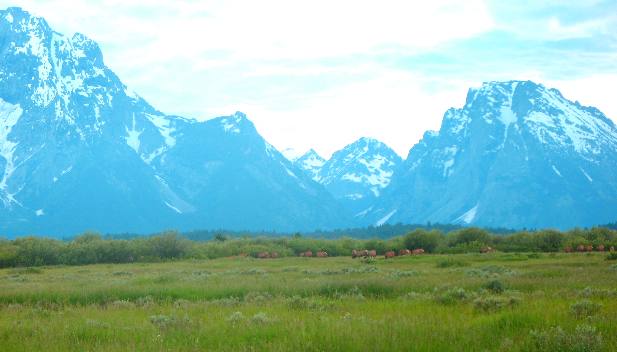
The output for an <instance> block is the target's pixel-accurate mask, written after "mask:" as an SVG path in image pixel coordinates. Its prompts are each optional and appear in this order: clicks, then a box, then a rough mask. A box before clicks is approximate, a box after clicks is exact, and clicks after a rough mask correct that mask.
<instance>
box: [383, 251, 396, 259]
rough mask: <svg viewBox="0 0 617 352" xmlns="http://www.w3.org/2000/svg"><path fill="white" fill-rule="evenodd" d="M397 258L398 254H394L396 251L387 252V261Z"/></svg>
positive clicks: (385, 256)
mask: <svg viewBox="0 0 617 352" xmlns="http://www.w3.org/2000/svg"><path fill="white" fill-rule="evenodd" d="M395 256H396V253H394V251H387V252H386V254H385V255H384V258H385V259H389V258H394V257H395Z"/></svg>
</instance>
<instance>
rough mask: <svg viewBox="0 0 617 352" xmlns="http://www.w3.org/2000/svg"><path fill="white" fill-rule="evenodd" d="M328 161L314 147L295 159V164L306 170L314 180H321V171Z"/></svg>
mask: <svg viewBox="0 0 617 352" xmlns="http://www.w3.org/2000/svg"><path fill="white" fill-rule="evenodd" d="M325 163H326V160H325V159H324V158H322V157H321V156H320V155H319V154H317V152H316V151H315V150H314V149H312V148H311V149H310V150H309V151H308V152H306V153H304V155H302V156H301V157H299V158H297V159H295V160H294V164H295V165H296V166H297V167H298V168H300V169H301V170H303V171H304V172H306V173H307V174H308V175H309V176H310V177H311V178H312V179H313V180H314V181H317V182H319V181H320V177H319V172H320V171H321V168H322V167H323V166H324V164H325Z"/></svg>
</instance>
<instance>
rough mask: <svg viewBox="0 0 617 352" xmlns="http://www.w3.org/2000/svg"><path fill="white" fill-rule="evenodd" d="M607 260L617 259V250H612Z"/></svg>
mask: <svg viewBox="0 0 617 352" xmlns="http://www.w3.org/2000/svg"><path fill="white" fill-rule="evenodd" d="M606 260H617V252H610V253H609V254H608V255H607V256H606Z"/></svg>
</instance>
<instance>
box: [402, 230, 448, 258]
mask: <svg viewBox="0 0 617 352" xmlns="http://www.w3.org/2000/svg"><path fill="white" fill-rule="evenodd" d="M443 238H444V236H443V234H442V233H441V232H440V231H437V230H433V231H426V230H424V229H416V230H414V231H412V232H410V233H408V234H407V235H405V237H404V239H403V243H404V245H405V248H407V249H417V248H422V249H424V250H425V251H426V252H428V253H433V252H434V251H435V249H436V248H437V246H439V244H440V243H441V242H442V241H443Z"/></svg>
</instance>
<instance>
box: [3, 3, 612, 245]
mask: <svg viewBox="0 0 617 352" xmlns="http://www.w3.org/2000/svg"><path fill="white" fill-rule="evenodd" d="M616 169H617V128H616V127H615V124H614V123H613V122H612V121H611V120H610V119H608V118H607V117H606V116H604V114H602V113H601V112H600V111H599V110H597V109H595V108H593V107H586V106H583V105H581V104H580V103H578V102H572V101H569V100H567V99H566V98H564V97H563V96H562V95H561V93H559V91H557V90H555V89H549V88H546V87H544V86H543V85H541V84H536V83H534V82H530V81H510V82H487V83H485V84H483V85H482V87H480V88H479V89H471V90H470V91H469V93H468V95H467V101H466V103H465V105H464V107H462V108H460V109H454V108H453V109H450V110H448V111H447V112H446V114H445V115H444V118H443V122H442V126H441V128H440V130H439V131H438V132H434V131H429V132H426V133H425V134H424V137H423V138H422V140H421V141H420V142H419V143H417V144H416V145H415V146H413V147H412V148H411V150H410V152H409V154H408V156H407V158H406V159H405V160H403V159H401V158H400V157H399V156H398V155H397V154H396V153H395V152H393V151H392V149H390V148H389V147H388V146H386V145H385V144H384V143H382V142H379V141H377V140H374V139H371V138H361V139H359V140H358V141H356V142H354V143H352V144H349V145H348V146H346V147H345V148H343V149H342V150H340V151H338V152H335V153H334V154H333V155H332V157H331V158H329V159H328V160H325V159H324V158H322V157H321V156H319V155H318V154H317V153H316V152H315V151H314V150H310V151H309V152H307V153H306V154H304V155H302V156H300V157H297V158H296V157H294V158H291V157H290V158H289V159H288V158H286V157H285V156H283V154H282V153H281V152H279V151H278V150H277V149H276V148H275V147H273V146H272V145H271V144H269V143H268V142H267V141H266V140H265V139H264V138H263V137H262V136H261V135H260V134H259V133H258V131H257V129H256V128H255V126H254V125H253V123H252V122H251V121H250V120H249V119H248V118H247V117H246V116H245V115H244V114H243V113H241V112H236V113H234V114H232V115H230V116H223V117H218V118H215V119H211V120H207V121H199V120H196V119H192V118H186V117H180V116H172V115H167V114H165V113H163V112H160V111H158V110H156V109H155V108H154V107H153V106H151V105H150V104H149V103H148V102H146V101H145V100H144V99H143V98H141V97H140V96H139V95H137V94H136V93H134V92H132V91H131V90H130V89H128V88H127V87H126V86H125V85H124V84H123V83H122V81H121V80H120V79H119V77H117V76H116V75H115V74H114V73H113V72H112V71H111V70H110V69H109V68H108V67H107V66H106V65H105V63H104V60H103V53H102V52H101V50H100V48H99V46H98V45H97V44H96V43H95V42H94V41H92V40H90V39H89V38H87V37H86V36H85V35H82V34H79V33H78V34H75V35H73V36H70V37H69V36H64V35H62V34H60V33H57V32H55V31H53V29H51V28H50V27H49V25H48V24H47V22H46V21H45V20H44V19H42V18H38V17H34V16H31V15H30V14H29V13H27V12H26V11H23V10H22V9H19V8H9V9H7V10H4V11H0V234H1V233H5V234H9V235H24V234H32V233H36V234H47V235H55V236H61V235H71V234H75V233H78V232H81V231H85V230H88V229H93V230H98V231H102V232H139V233H146V232H155V231H160V230H163V229H166V228H177V229H181V230H191V229H218V228H225V229H228V230H257V231H261V230H268V231H271V230H275V231H286V232H290V231H310V230H314V229H320V228H321V229H333V228H341V227H350V226H365V225H380V224H384V223H398V222H401V223H425V222H428V221H431V222H442V223H455V224H462V225H478V226H492V227H512V228H522V227H528V228H529V227H557V228H569V227H574V226H591V225H594V224H601V223H608V222H611V221H614V220H615V218H616V217H617V216H616V213H617V212H616V210H617V176H616V175H615V172H614V170H616Z"/></svg>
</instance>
